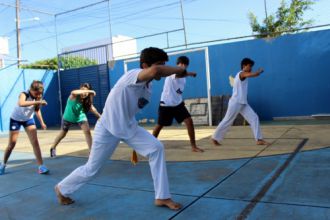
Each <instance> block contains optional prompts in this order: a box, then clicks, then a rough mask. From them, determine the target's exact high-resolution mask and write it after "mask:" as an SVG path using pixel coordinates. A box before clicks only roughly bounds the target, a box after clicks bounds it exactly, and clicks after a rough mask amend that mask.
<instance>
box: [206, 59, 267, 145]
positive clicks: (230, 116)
mask: <svg viewBox="0 0 330 220" xmlns="http://www.w3.org/2000/svg"><path fill="white" fill-rule="evenodd" d="M253 65H254V61H253V60H251V59H249V58H244V59H242V61H241V71H240V72H238V73H237V74H236V76H235V79H234V86H233V94H232V96H231V98H230V100H229V103H228V109H227V112H226V115H225V117H224V118H223V119H222V121H221V122H220V124H219V125H218V126H217V128H216V129H215V132H214V133H213V135H212V142H213V144H214V145H220V142H221V141H222V140H223V138H224V136H225V134H226V132H227V131H228V129H229V127H230V126H231V125H232V124H233V122H234V120H235V119H236V117H237V115H238V114H239V113H241V114H242V116H243V117H244V118H245V120H247V122H248V123H249V124H250V126H251V129H252V131H253V134H254V138H255V140H256V142H257V145H265V144H267V142H266V141H265V140H263V137H262V134H261V130H260V123H259V117H258V115H257V114H256V113H255V112H254V111H253V109H252V108H251V106H250V105H249V104H248V102H247V92H248V78H250V77H257V76H259V75H260V74H261V73H262V72H263V71H264V70H263V69H262V68H259V69H258V70H257V71H256V72H254V73H253V72H252V67H253Z"/></svg>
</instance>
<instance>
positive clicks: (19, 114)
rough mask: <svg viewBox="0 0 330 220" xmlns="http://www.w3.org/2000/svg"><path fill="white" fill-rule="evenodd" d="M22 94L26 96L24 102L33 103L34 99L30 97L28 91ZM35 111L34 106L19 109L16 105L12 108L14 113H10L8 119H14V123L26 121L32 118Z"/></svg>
mask: <svg viewBox="0 0 330 220" xmlns="http://www.w3.org/2000/svg"><path fill="white" fill-rule="evenodd" d="M23 93H24V94H25V95H26V99H25V100H26V101H35V99H34V98H33V97H32V96H31V95H30V93H29V91H27V92H23ZM35 110H36V106H35V105H30V106H26V107H20V106H19V105H18V104H17V105H16V106H15V108H14V111H13V112H12V113H11V116H10V118H12V119H14V120H15V121H28V120H29V119H31V118H33V115H34V112H35Z"/></svg>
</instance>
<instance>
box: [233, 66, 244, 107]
mask: <svg viewBox="0 0 330 220" xmlns="http://www.w3.org/2000/svg"><path fill="white" fill-rule="evenodd" d="M241 72H242V71H240V72H238V73H237V74H236V76H235V79H234V86H233V95H232V96H231V99H232V100H234V101H236V102H238V103H240V104H247V103H248V102H247V91H248V78H245V80H244V81H242V80H241V79H240V78H239V74H240V73H241Z"/></svg>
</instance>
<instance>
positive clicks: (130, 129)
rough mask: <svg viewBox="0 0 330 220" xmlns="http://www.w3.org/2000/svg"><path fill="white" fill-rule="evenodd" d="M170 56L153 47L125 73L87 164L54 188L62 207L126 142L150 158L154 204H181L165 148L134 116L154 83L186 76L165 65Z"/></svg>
mask: <svg viewBox="0 0 330 220" xmlns="http://www.w3.org/2000/svg"><path fill="white" fill-rule="evenodd" d="M166 61H168V56H167V54H166V53H165V52H164V51H163V50H161V49H158V48H154V47H150V48H146V49H144V50H143V51H142V52H141V56H140V67H141V68H138V69H133V70H130V71H128V72H126V73H125V74H124V75H123V76H122V77H121V78H120V79H119V80H118V82H117V83H116V84H115V86H114V87H113V88H112V90H111V92H110V94H109V95H108V97H107V100H106V103H105V106H104V109H103V113H102V115H101V118H100V120H99V121H98V122H97V124H96V126H95V130H94V138H93V144H92V147H91V153H90V156H89V158H88V161H87V163H86V164H85V165H83V166H81V167H78V168H77V169H76V170H74V171H73V172H72V173H71V174H70V175H69V176H67V177H66V178H65V179H63V180H62V181H61V182H59V183H58V184H57V185H56V186H55V192H56V195H57V198H58V200H59V203H60V204H63V205H69V204H71V203H73V202H74V201H73V200H72V199H71V198H70V197H69V195H71V194H72V193H74V192H75V191H76V190H78V189H79V188H80V187H81V186H83V185H84V184H85V183H87V182H88V181H90V180H91V179H92V178H94V176H95V175H96V174H97V173H98V171H99V170H100V168H101V167H102V166H103V164H104V163H105V162H106V161H107V160H108V159H109V158H110V157H111V155H112V153H113V152H114V150H115V149H116V147H117V145H118V144H119V142H120V141H123V142H125V143H126V144H128V145H129V146H130V147H132V148H133V149H134V150H136V151H137V152H138V153H139V154H141V155H143V156H145V157H148V158H149V165H150V169H151V175H152V178H153V182H154V189H155V205H156V206H166V207H168V208H170V209H173V210H178V209H180V208H181V204H179V203H176V202H174V201H173V200H172V199H171V194H170V192H169V184H168V177H167V171H166V163H165V155H164V146H163V144H162V143H161V142H160V141H159V140H157V138H155V137H154V136H153V135H152V134H150V133H149V132H148V131H146V130H145V129H144V128H142V127H140V126H138V123H137V121H136V119H135V114H136V113H137V112H138V111H139V110H140V109H142V108H143V107H144V106H145V105H146V104H148V102H149V99H150V95H151V81H152V80H153V79H156V80H160V78H161V77H166V76H170V75H172V74H175V73H176V74H177V75H178V76H185V75H187V74H194V73H187V71H186V70H185V68H181V67H170V66H165V65H164V64H165V62H166Z"/></svg>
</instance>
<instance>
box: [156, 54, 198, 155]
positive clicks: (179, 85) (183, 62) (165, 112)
mask: <svg viewBox="0 0 330 220" xmlns="http://www.w3.org/2000/svg"><path fill="white" fill-rule="evenodd" d="M176 64H177V66H179V67H182V68H184V69H187V67H188V65H189V58H188V57H186V56H180V57H178V59H177V62H176ZM187 76H192V77H196V74H191V75H189V74H188V75H187ZM185 85H186V79H185V77H179V76H177V75H171V76H168V77H166V79H165V83H164V88H163V92H162V95H161V98H160V105H159V108H158V122H157V125H156V127H155V128H154V130H153V132H152V134H153V135H154V136H155V137H158V135H159V133H160V131H161V129H162V128H163V127H164V126H170V125H172V122H173V119H174V118H175V120H176V121H177V122H178V123H179V124H180V123H182V122H184V123H185V125H186V127H187V130H188V135H189V139H190V144H191V151H192V152H203V150H202V149H200V148H198V147H197V145H196V140H195V129H194V124H193V120H192V118H191V115H190V114H189V112H188V110H187V108H186V107H185V104H184V102H183V100H182V93H183V90H184V87H185Z"/></svg>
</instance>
